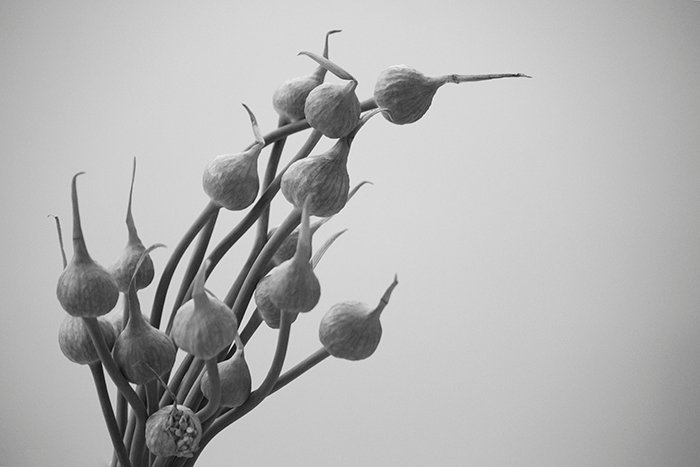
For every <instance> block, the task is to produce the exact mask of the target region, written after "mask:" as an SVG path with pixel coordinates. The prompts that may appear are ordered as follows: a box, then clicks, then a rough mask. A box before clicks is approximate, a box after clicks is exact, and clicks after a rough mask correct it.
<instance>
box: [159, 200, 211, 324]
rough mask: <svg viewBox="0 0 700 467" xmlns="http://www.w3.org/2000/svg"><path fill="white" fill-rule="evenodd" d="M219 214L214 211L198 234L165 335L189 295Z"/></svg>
mask: <svg viewBox="0 0 700 467" xmlns="http://www.w3.org/2000/svg"><path fill="white" fill-rule="evenodd" d="M219 212H220V211H219V210H216V211H214V213H213V214H212V215H211V216H210V217H209V220H208V221H207V223H206V225H205V226H204V229H203V230H202V231H201V233H200V236H199V240H197V245H196V246H195V249H194V251H193V252H192V256H191V257H190V262H189V264H188V265H187V269H186V270H185V275H184V276H183V278H182V283H181V284H180V289H179V290H178V292H177V296H176V298H175V302H174V303H173V310H172V312H171V313H170V318H169V319H168V325H167V326H166V327H165V333H166V334H168V335H169V334H170V330H171V329H172V327H173V321H174V319H175V315H176V314H177V310H178V309H179V308H180V306H182V304H183V303H184V301H185V300H186V299H187V298H188V297H189V296H190V295H191V287H192V280H193V279H194V276H196V275H197V271H199V267H200V266H201V265H202V260H204V254H205V253H206V250H207V247H208V246H209V241H210V240H211V236H212V233H213V232H214V226H215V225H216V219H217V218H218V217H219Z"/></svg>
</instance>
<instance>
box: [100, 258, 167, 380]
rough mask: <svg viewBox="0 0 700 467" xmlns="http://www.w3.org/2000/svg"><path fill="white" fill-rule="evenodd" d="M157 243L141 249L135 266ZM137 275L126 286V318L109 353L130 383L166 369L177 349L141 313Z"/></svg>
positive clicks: (139, 263)
mask: <svg viewBox="0 0 700 467" xmlns="http://www.w3.org/2000/svg"><path fill="white" fill-rule="evenodd" d="M157 246H161V245H154V246H152V247H150V248H148V249H147V250H145V251H144V252H143V254H142V255H141V259H140V260H139V262H137V264H136V267H137V268H139V267H140V265H141V263H142V260H143V259H145V257H146V256H147V255H148V253H149V252H150V251H151V250H153V249H154V248H155V247H157ZM137 274H138V273H137V272H134V275H133V276H132V281H131V282H130V286H129V289H128V295H127V306H128V307H129V321H128V322H127V323H126V327H124V330H123V331H122V332H121V333H120V334H119V336H118V337H117V340H116V342H115V343H114V349H113V350H112V355H113V356H114V361H115V362H116V363H117V365H118V366H119V369H120V370H121V372H122V373H123V374H124V376H125V377H126V379H127V380H129V381H130V382H132V383H134V384H146V383H148V382H149V381H152V380H154V379H156V377H157V376H160V375H163V374H165V373H166V372H168V371H170V369H171V368H172V367H173V365H174V364H175V355H176V353H177V349H176V348H175V344H174V343H173V341H172V339H171V338H170V337H169V336H168V335H167V334H165V333H164V332H163V331H160V330H159V329H156V328H155V327H153V326H151V324H150V323H149V322H148V321H147V320H146V319H145V318H144V316H143V315H142V314H141V306H140V304H139V300H138V297H137V296H136V288H135V285H134V282H135V278H136V276H137Z"/></svg>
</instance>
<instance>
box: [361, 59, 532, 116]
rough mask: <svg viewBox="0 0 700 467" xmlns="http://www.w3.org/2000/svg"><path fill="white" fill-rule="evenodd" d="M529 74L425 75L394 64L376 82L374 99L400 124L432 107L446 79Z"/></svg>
mask: <svg viewBox="0 0 700 467" xmlns="http://www.w3.org/2000/svg"><path fill="white" fill-rule="evenodd" d="M520 77H526V78H529V76H527V75H523V74H522V73H506V74H491V75H455V74H452V75H445V76H440V77H437V78H431V77H428V76H425V75H424V74H423V73H421V72H420V71H418V70H416V69H414V68H411V67H408V66H406V65H394V66H390V67H389V68H387V69H385V70H384V71H382V72H381V73H380V74H379V76H378V77H377V82H376V84H375V86H374V100H375V101H376V103H377V105H378V106H379V107H383V108H384V109H386V112H385V113H384V117H385V118H386V119H387V120H389V121H390V122H392V123H395V124H397V125H404V124H406V123H413V122H415V121H417V120H418V119H419V118H421V117H422V116H423V115H424V114H425V113H426V112H427V111H428V109H429V108H430V105H431V104H432V102H433V96H434V95H435V93H436V92H437V90H438V89H439V88H440V87H441V86H442V85H443V84H445V83H464V82H467V81H485V80H490V79H498V78H520Z"/></svg>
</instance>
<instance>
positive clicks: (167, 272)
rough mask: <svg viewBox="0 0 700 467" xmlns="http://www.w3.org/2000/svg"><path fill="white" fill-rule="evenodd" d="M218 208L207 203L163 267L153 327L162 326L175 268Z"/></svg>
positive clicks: (154, 308) (154, 304)
mask: <svg viewBox="0 0 700 467" xmlns="http://www.w3.org/2000/svg"><path fill="white" fill-rule="evenodd" d="M218 210H219V206H217V205H215V204H214V203H211V202H210V203H209V204H207V205H206V206H205V207H204V209H203V210H202V212H201V213H200V214H199V216H198V217H197V219H195V221H194V223H193V224H192V225H191V226H190V228H189V229H188V230H187V232H185V235H184V236H183V237H182V239H181V240H180V243H178V244H177V246H176V247H175V249H174V250H173V252H172V254H171V255H170V258H168V262H167V263H166V265H165V268H164V269H163V274H162V275H161V276H160V280H159V281H158V287H157V288H156V293H155V296H154V297H153V307H152V308H151V317H150V321H151V325H152V326H153V327H156V328H159V327H160V320H161V317H162V315H163V306H164V305H165V296H166V295H167V293H168V287H169V286H170V281H171V280H172V279H173V275H174V274H175V269H176V268H177V265H178V263H179V262H180V259H181V258H182V255H184V254H185V250H187V247H188V246H190V243H192V240H194V237H196V236H197V234H198V233H199V231H200V230H201V229H202V228H203V227H204V226H205V225H206V223H207V222H208V221H209V217H210V216H212V215H213V214H214V213H215V212H216V211H218Z"/></svg>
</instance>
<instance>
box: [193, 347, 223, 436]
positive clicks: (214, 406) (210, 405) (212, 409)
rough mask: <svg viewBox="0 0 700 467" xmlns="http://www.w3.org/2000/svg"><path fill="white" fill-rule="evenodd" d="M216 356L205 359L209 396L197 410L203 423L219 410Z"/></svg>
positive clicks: (219, 396) (219, 389) (219, 391)
mask: <svg viewBox="0 0 700 467" xmlns="http://www.w3.org/2000/svg"><path fill="white" fill-rule="evenodd" d="M216 360H217V359H216V357H214V358H210V359H209V360H207V363H206V365H207V373H208V374H209V383H210V384H211V394H210V396H211V398H210V399H209V400H208V401H207V405H205V406H204V408H203V409H202V410H200V411H199V412H197V417H199V421H200V422H202V423H204V422H206V421H207V420H209V419H210V418H211V417H212V416H213V415H216V412H217V411H218V410H219V405H220V404H221V379H220V378H219V368H218V366H217V364H216Z"/></svg>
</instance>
